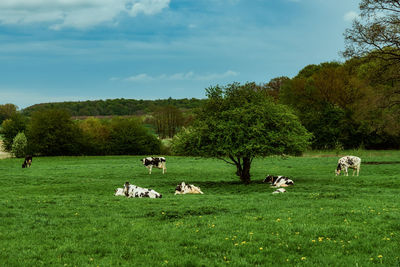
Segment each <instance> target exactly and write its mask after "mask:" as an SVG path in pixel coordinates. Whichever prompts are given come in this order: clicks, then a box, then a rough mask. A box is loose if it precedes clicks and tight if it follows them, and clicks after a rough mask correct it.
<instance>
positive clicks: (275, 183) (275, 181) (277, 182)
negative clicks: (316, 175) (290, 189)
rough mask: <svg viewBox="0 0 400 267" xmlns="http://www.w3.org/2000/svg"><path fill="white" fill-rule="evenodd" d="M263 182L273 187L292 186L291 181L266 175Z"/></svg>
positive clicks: (283, 177)
mask: <svg viewBox="0 0 400 267" xmlns="http://www.w3.org/2000/svg"><path fill="white" fill-rule="evenodd" d="M263 182H264V183H270V184H271V185H272V186H274V187H287V186H289V185H294V182H293V180H291V179H289V178H287V177H285V176H273V175H267V177H265V179H264V181H263Z"/></svg>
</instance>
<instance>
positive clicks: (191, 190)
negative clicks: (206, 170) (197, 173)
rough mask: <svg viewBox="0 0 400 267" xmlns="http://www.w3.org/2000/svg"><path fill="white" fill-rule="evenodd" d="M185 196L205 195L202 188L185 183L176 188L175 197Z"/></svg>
mask: <svg viewBox="0 0 400 267" xmlns="http://www.w3.org/2000/svg"><path fill="white" fill-rule="evenodd" d="M178 194H179V195H183V194H204V193H203V192H202V191H201V190H200V187H197V186H194V185H192V184H185V182H182V183H181V184H178V185H177V186H176V188H175V195H178Z"/></svg>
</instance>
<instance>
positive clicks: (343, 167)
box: [22, 156, 361, 198]
mask: <svg viewBox="0 0 400 267" xmlns="http://www.w3.org/2000/svg"><path fill="white" fill-rule="evenodd" d="M141 162H142V163H143V165H144V166H145V167H146V168H147V169H148V170H149V174H151V170H152V169H153V168H158V169H162V172H163V174H164V173H165V172H166V171H167V167H166V162H167V161H166V159H165V158H164V157H147V158H144V159H141ZM31 165H32V156H26V157H25V160H24V162H23V164H22V168H29V167H31ZM360 167H361V159H360V158H359V157H355V156H345V157H342V158H340V159H339V160H338V165H337V167H336V170H335V174H336V175H340V173H341V172H342V171H343V172H344V174H345V175H346V176H348V175H349V173H348V169H349V168H350V169H353V176H354V173H355V172H356V171H357V176H358V175H359V173H360ZM263 182H264V183H269V184H271V186H272V187H275V188H278V189H277V190H275V191H274V192H272V193H273V194H279V193H285V192H286V190H285V189H284V188H282V187H287V186H290V185H294V182H293V180H291V179H289V178H288V177H285V176H281V175H280V176H273V175H267V177H266V178H265V179H264V181H263ZM177 194H203V192H202V191H201V189H200V188H199V187H197V186H195V185H192V184H186V183H185V182H182V183H181V184H179V185H177V186H176V188H175V195H177ZM114 195H115V196H126V197H128V198H132V197H137V198H143V197H148V198H161V197H162V195H161V194H160V193H158V192H156V191H154V190H153V189H147V188H142V187H139V186H136V185H133V184H130V183H129V182H126V183H125V184H124V187H123V188H117V189H115V193H114Z"/></svg>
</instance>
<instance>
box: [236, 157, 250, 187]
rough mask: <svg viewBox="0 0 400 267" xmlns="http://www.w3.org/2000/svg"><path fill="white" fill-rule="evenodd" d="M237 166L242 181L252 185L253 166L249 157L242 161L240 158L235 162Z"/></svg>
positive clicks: (237, 172)
mask: <svg viewBox="0 0 400 267" xmlns="http://www.w3.org/2000/svg"><path fill="white" fill-rule="evenodd" d="M235 164H236V168H237V171H236V174H237V175H238V176H239V177H240V180H241V181H242V182H243V183H245V184H249V183H250V166H251V159H250V158H248V157H244V158H243V159H242V161H241V160H240V158H239V159H238V160H237V161H235Z"/></svg>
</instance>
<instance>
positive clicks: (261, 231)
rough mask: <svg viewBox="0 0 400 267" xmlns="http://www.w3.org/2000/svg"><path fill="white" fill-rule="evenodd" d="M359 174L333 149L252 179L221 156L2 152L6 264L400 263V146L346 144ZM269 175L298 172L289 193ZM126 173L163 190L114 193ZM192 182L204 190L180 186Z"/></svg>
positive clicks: (0, 210)
mask: <svg viewBox="0 0 400 267" xmlns="http://www.w3.org/2000/svg"><path fill="white" fill-rule="evenodd" d="M341 154H342V155H345V154H352V155H357V156H360V157H361V158H362V164H361V171H360V176H359V177H356V176H354V177H352V176H351V174H352V171H351V172H350V173H349V174H350V176H348V177H346V176H335V175H334V169H335V167H336V165H337V160H338V158H339V157H338V156H336V155H335V153H334V152H309V153H306V154H305V155H304V156H303V157H288V158H281V157H268V158H260V159H256V160H254V162H253V165H252V171H251V174H252V183H251V184H250V185H244V184H241V183H240V182H239V179H238V177H237V176H235V174H234V173H235V169H234V167H233V166H231V165H228V164H226V163H224V162H223V161H220V160H214V159H203V158H194V157H172V156H170V157H167V173H166V174H165V175H163V174H162V171H161V170H159V169H153V172H152V174H151V175H149V174H148V171H147V169H146V168H144V167H143V166H142V164H141V162H140V161H139V160H140V158H142V157H139V156H103V157H36V158H34V159H33V164H32V167H31V168H29V169H22V168H21V164H22V161H23V160H22V159H16V158H8V159H2V160H0V184H1V186H0V265H1V266H41V265H43V266H164V265H165V266H168V265H170V266H225V265H232V266H254V265H255V266H257V265H259V266H269V265H271V266H272V265H274V266H282V265H288V266H310V265H315V266H370V265H375V264H381V265H385V266H399V265H400V258H399V257H400V151H346V152H341ZM267 174H275V175H285V176H289V177H290V178H292V179H293V180H294V182H295V185H294V186H293V187H289V188H287V191H288V192H287V193H285V194H276V195H275V194H271V192H273V191H274V190H275V189H273V188H270V186H269V185H267V184H263V183H262V180H263V178H264V177H265V176H266V175H267ZM125 181H129V182H130V183H132V184H135V185H138V186H141V187H146V188H152V189H154V190H156V191H157V192H160V193H162V194H163V197H162V198H161V199H138V198H136V199H135V198H131V199H127V198H125V197H116V196H114V195H113V194H114V189H115V188H117V187H122V185H123V184H124V182H125ZM182 181H185V182H186V183H190V184H194V185H196V186H199V187H200V188H201V189H202V191H203V192H204V193H205V194H204V195H174V191H175V186H176V185H177V184H178V183H180V182H182Z"/></svg>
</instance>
